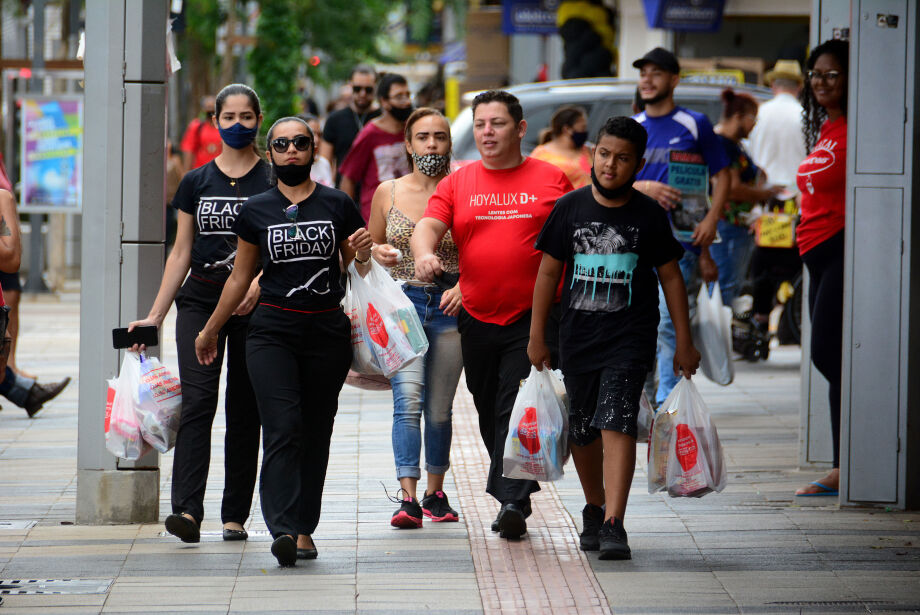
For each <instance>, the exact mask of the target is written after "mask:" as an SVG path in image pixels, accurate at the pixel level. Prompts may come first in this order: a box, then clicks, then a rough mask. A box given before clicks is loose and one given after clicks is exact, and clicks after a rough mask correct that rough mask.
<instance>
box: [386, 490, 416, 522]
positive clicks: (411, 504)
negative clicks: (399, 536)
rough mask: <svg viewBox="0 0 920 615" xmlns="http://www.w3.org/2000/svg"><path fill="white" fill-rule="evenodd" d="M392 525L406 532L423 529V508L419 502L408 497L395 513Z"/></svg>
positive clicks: (391, 520)
mask: <svg viewBox="0 0 920 615" xmlns="http://www.w3.org/2000/svg"><path fill="white" fill-rule="evenodd" d="M390 525H392V526H393V527H398V528H401V529H404V530H415V529H418V528H420V527H422V507H421V506H419V505H418V500H416V499H415V498H413V497H409V496H408V495H407V496H406V497H405V499H404V500H402V502H401V503H400V505H399V508H398V509H397V510H396V512H394V513H393V518H392V519H390Z"/></svg>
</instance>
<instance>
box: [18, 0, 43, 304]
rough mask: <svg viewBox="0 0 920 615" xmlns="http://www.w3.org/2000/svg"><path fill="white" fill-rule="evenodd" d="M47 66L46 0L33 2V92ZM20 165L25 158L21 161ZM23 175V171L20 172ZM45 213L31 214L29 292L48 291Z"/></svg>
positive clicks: (39, 87)
mask: <svg viewBox="0 0 920 615" xmlns="http://www.w3.org/2000/svg"><path fill="white" fill-rule="evenodd" d="M44 68H45V0H33V2H32V80H31V83H30V84H29V85H30V90H31V91H32V93H33V94H43V93H44V77H39V76H37V75H38V74H39V73H43V72H44V70H43V69H44ZM19 164H20V165H23V164H25V160H20V161H19ZM20 175H21V173H20ZM44 218H45V216H44V214H29V277H28V278H27V279H26V284H25V286H24V287H23V290H24V291H25V292H28V293H46V292H48V287H47V286H46V285H45V281H44V279H42V274H43V273H44V271H45V245H44V244H45V242H44V240H43V238H42V222H44Z"/></svg>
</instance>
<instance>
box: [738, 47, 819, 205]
mask: <svg viewBox="0 0 920 615" xmlns="http://www.w3.org/2000/svg"><path fill="white" fill-rule="evenodd" d="M764 81H766V83H767V85H769V86H770V87H771V88H772V89H773V94H774V96H773V98H772V99H770V100H768V101H767V102H765V103H764V104H762V105H760V109H759V110H758V111H757V124H756V125H755V126H754V130H753V131H751V135H750V137H749V139H750V142H751V146H750V148H748V150H749V151H750V154H751V158H753V160H754V162H755V163H756V164H757V165H758V166H759V167H760V168H761V169H763V170H764V172H765V173H766V174H767V182H768V183H769V184H771V185H780V186H787V187H791V188H794V187H795V174H796V171H797V170H798V167H799V163H800V162H802V160H804V159H805V156H806V155H807V152H806V151H805V138H804V135H803V133H802V105H800V104H799V101H798V98H797V97H798V93H799V90H800V89H801V88H802V69H801V67H800V66H799V63H798V62H797V61H796V60H777V62H776V66H774V67H773V70H771V71H769V72H767V74H766V77H765V78H764Z"/></svg>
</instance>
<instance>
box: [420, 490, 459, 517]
mask: <svg viewBox="0 0 920 615" xmlns="http://www.w3.org/2000/svg"><path fill="white" fill-rule="evenodd" d="M422 513H423V514H424V515H425V516H426V517H428V518H429V519H431V520H432V521H459V520H460V515H459V513H457V511H456V510H454V509H453V508H451V507H450V504H448V503H447V496H446V495H445V494H444V492H443V491H441V490H438V491H435V492H434V493H431V494H429V495H426V496H425V497H423V498H422Z"/></svg>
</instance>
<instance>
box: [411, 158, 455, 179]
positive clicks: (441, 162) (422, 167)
mask: <svg viewBox="0 0 920 615" xmlns="http://www.w3.org/2000/svg"><path fill="white" fill-rule="evenodd" d="M412 162H413V163H414V164H415V168H416V169H418V170H419V171H421V172H422V173H424V174H425V175H427V176H428V177H437V176H438V175H440V174H441V173H443V172H444V171H445V170H446V169H447V165H448V164H449V163H450V156H447V155H445V154H423V155H421V156H419V155H418V154H416V153H414V152H413V153H412Z"/></svg>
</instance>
